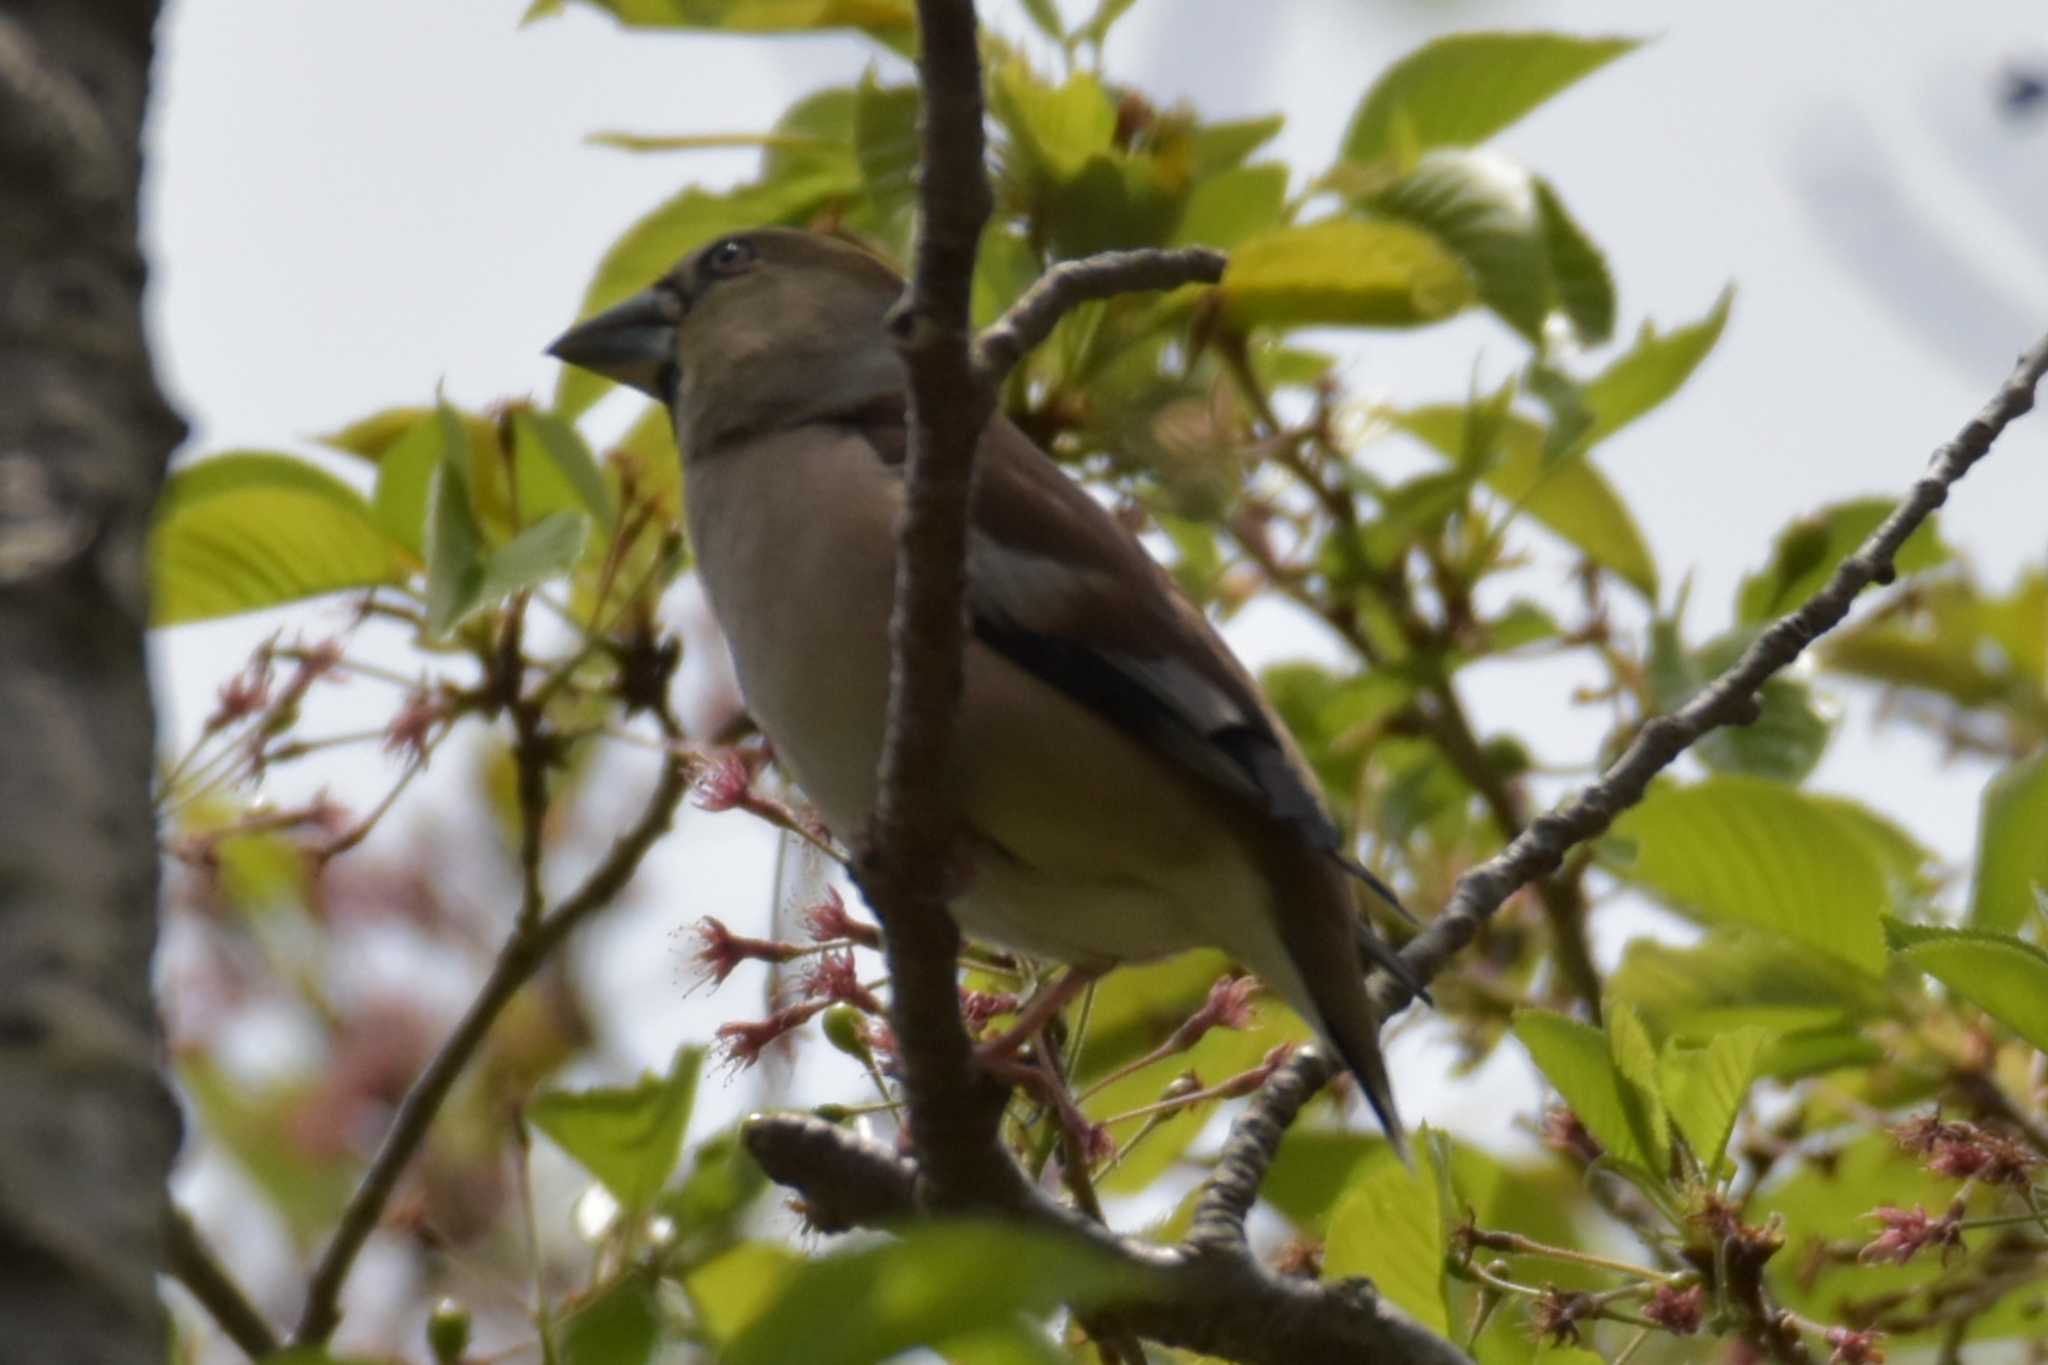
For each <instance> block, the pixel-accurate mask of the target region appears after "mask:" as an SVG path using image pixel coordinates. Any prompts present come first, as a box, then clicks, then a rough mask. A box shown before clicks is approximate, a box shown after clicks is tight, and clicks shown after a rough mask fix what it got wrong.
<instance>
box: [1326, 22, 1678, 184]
mask: <svg viewBox="0 0 2048 1365" xmlns="http://www.w3.org/2000/svg"><path fill="white" fill-rule="evenodd" d="M1637 42H1638V40H1636V39H1633V38H1579V37H1573V36H1571V35H1568V34H1562V33H1458V34H1453V35H1451V36H1449V37H1445V38H1438V39H1436V40H1435V41H1433V42H1430V43H1427V44H1425V45H1424V46H1422V47H1420V48H1417V49H1416V50H1415V51H1414V52H1411V53H1409V54H1408V55H1407V56H1405V57H1403V58H1401V59H1400V60H1399V61H1397V62H1395V63H1394V64H1393V65H1392V66H1390V67H1388V68H1387V69H1386V71H1384V72H1383V73H1381V75H1380V78H1379V79H1378V80H1376V81H1374V82H1373V84H1372V88H1371V89H1369V90H1367V91H1366V93H1365V98H1364V99H1363V100H1361V101H1360V102H1359V106H1358V109H1357V111H1356V112H1355V113H1353V114H1352V116H1351V123H1350V126H1349V127H1348V128H1347V129H1346V131H1345V133H1344V147H1343V153H1342V155H1343V158H1344V159H1345V160H1346V161H1359V162H1370V161H1377V160H1380V159H1382V158H1388V157H1398V156H1399V154H1400V152H1401V150H1402V149H1403V148H1404V147H1405V148H1408V149H1412V150H1413V151H1414V152H1418V153H1419V152H1425V151H1428V150H1429V149H1430V148H1432V147H1444V146H1470V145H1472V144H1474V143H1478V142H1484V141H1485V140H1486V139H1487V138H1490V137H1492V136H1493V135H1494V134H1495V133H1498V132H1500V131H1501V130H1502V129H1504V128H1506V127H1508V126H1509V125H1510V124H1513V123H1514V122H1516V121H1517V120H1518V119H1520V118H1521V117H1522V116H1523V115H1525V114H1527V113H1529V112H1530V111H1531V110H1533V109H1535V108H1536V107H1537V106H1538V105H1540V104H1542V103H1543V102H1544V101H1545V100H1548V99H1549V98H1550V97H1551V96H1553V95H1555V94H1557V93H1558V92H1559V91H1562V90H1564V89H1565V88H1566V87H1568V86H1570V85H1572V84H1573V83H1575V82H1577V81H1579V80H1581V79H1582V78H1584V77H1586V76H1589V75H1591V74H1592V73H1593V72H1595V71H1598V70H1599V69H1600V68H1601V67H1603V66H1605V65H1606V64H1607V63H1609V62H1611V61H1613V60H1614V59H1615V58H1616V57H1619V56H1621V55H1622V54H1623V53H1625V52H1629V51H1632V50H1633V49H1634V48H1635V47H1636V46H1637Z"/></svg>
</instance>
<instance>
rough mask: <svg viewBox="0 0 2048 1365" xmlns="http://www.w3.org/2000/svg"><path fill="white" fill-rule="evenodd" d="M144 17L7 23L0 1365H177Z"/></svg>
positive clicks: (168, 420)
mask: <svg viewBox="0 0 2048 1365" xmlns="http://www.w3.org/2000/svg"><path fill="white" fill-rule="evenodd" d="M156 15H157V4H156V0H4V3H0V1324H4V1326H0V1334H4V1339H5V1345H4V1346H0V1354H4V1355H5V1356H6V1357H7V1358H8V1359H9V1360H24V1361H27V1360H37V1361H65V1362H81V1365H97V1363H98V1362H124V1363H125V1362H147V1363H148V1365H157V1362H161V1361H163V1360H164V1359H166V1357H167V1348H166V1334H165V1319H164V1314H163V1310H162V1308H161V1305H160V1303H159V1300H158V1297H157V1292H156V1278H155V1277H156V1271H157V1267H158V1265H159V1263H160V1260H161V1257H160V1248H161V1245H162V1235H161V1231H160V1229H161V1226H162V1214H163V1208H164V1202H163V1201H164V1180H165V1177H166V1175H167V1174H168V1172H169V1170H170V1164H171V1158H172V1156H173V1154H174V1153H175V1150H176V1147H177V1138H178V1120H177V1113H176V1110H175V1108H174V1107H173V1106H172V1104H171V1102H170V1099H169V1097H168V1095H167V1093H166V1091H165V1089H164V1086H163V1083H162V1080H161V1079H160V1074H159V1064H160V1061H161V1058H160V1053H161V1047H160V1045H159V1041H158V1032H157V1027H156V1022H155V1021H156V1014H155V1010H154V1007H153V1005H152V1002H151V998H150V975H149V973H150V954H151V951H152V949H153V948H154V946H155V941H156V908H157V907H156V896H157V859H156V841H155V834H154V821H153V817H152V814H151V808H150V770H151V763H152V758H153V750H154V744H155V725H154V721H153V718H152V715H151V709H150V694H149V686H148V680H147V678H146V677H145V674H144V657H143V631H144V628H145V626H146V625H147V623H148V584H147V581H146V575H145V555H144V537H145V534H146V532H147V528H148V518H149V509H150V504H151V502H152V500H153V499H154V497H155V496H156V491H157V487H158V485H159V484H160V482H161V481H162V478H163V471H164V464H165V461H166V460H167V459H168V458H169V455H170V452H171V448H172V447H173V446H174V445H176V444H177V442H178V441H179V439H180V438H181V437H182V436H183V434H184V426H183V424H182V423H181V422H180V421H179V420H178V418H177V416H176V415H175V414H174V413H173V412H172V411H171V410H170V407H169V406H168V405H167V404H166V402H165V401H164V398H163V395H162V394H161V392H160V391H159V390H158V388H157V385H156V379H155V376H154V374H153V373H152V371H151V368H150V362H149V354H148V351H147V349H146V348H145V346H144V342H143V334H142V282H143V268H142V258H141V254H140V252H139V250H138V248H137V245H136V194H137V188H138V183H139V180H140V176H141V166H142V155H141V132H142V118H143V110H144V104H145V99H146V96H147V93H148V85H149V64H150V49H151V31H152V28H153V27H154V24H155V21H156Z"/></svg>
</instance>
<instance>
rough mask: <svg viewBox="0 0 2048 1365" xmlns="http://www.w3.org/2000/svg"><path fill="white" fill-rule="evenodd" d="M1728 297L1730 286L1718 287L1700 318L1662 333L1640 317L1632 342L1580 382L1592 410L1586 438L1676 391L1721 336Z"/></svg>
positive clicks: (1608, 432)
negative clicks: (1717, 294) (1716, 295)
mask: <svg viewBox="0 0 2048 1365" xmlns="http://www.w3.org/2000/svg"><path fill="white" fill-rule="evenodd" d="M1734 302H1735V290H1734V288H1733V287H1730V288H1728V289H1724V290H1722V291H1721V297H1720V298H1718V299H1716V300H1715V301H1714V306H1713V308H1712V309H1711V310H1709V311H1708V313H1707V315H1706V316H1705V317H1704V318H1701V319H1700V320H1699V321H1698V322H1695V323H1691V324H1689V325H1687V326H1684V327H1679V328H1675V329H1674V330H1672V331H1671V332H1669V333H1667V334H1659V333H1658V331H1657V329H1656V328H1654V327H1652V326H1651V325H1650V324H1649V323H1647V322H1646V323H1644V324H1643V330H1642V331H1641V333H1639V334H1638V335H1637V337H1636V344H1635V345H1634V346H1632V347H1630V348H1629V350H1628V351H1627V353H1626V354H1624V355H1622V356H1621V357H1619V358H1618V359H1616V360H1615V361H1614V363H1613V364H1611V365H1609V366H1608V367H1607V368H1606V369H1604V370H1602V371H1601V372H1600V373H1599V374H1598V375H1596V376H1594V377H1593V378H1592V379H1590V380H1588V381H1587V382H1586V386H1585V395H1586V404H1587V406H1588V407H1590V408H1592V410H1593V414H1594V418H1593V429H1592V431H1591V432H1589V433H1588V434H1587V438H1586V439H1587V442H1588V443H1589V444H1594V443H1598V442H1600V441H1604V440H1606V439H1607V438H1608V437H1609V436H1612V435H1613V434H1614V433H1615V432H1617V431H1619V430H1621V429H1622V428H1623V427H1625V426H1627V425H1628V424H1629V423H1630V422H1633V421H1635V420H1636V419H1637V418H1638V417H1641V416H1643V415H1644V414H1645V413H1647V412H1649V411H1650V410H1651V409H1653V408H1655V407H1656V406H1657V405H1658V404H1660V403H1662V402H1663V401H1664V400H1665V399H1667V398H1669V397H1670V396H1671V395H1672V394H1674V393H1676V392H1678V390H1679V387H1680V386H1681V385H1683V384H1684V383H1685V381H1686V380H1687V379H1689V378H1690V377H1691V376H1692V372H1693V371H1694V370H1696V369H1698V368H1699V365H1700V362H1701V361H1702V360H1705V359H1706V358H1707V353H1708V352H1710V351H1712V350H1713V349H1714V343H1715V342H1717V341H1719V340H1720V339H1721V329H1722V328H1723V327H1725V326H1726V325H1727V323H1728V310H1729V309H1730V308H1731V307H1732V306H1733V305H1734Z"/></svg>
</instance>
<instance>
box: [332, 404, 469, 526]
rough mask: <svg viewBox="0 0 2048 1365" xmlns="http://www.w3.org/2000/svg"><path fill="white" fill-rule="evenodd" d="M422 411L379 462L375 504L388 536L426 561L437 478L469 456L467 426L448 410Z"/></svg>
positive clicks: (389, 444) (372, 498)
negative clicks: (430, 508)
mask: <svg viewBox="0 0 2048 1365" xmlns="http://www.w3.org/2000/svg"><path fill="white" fill-rule="evenodd" d="M401 411H406V410H401ZM417 411H418V413H419V416H418V417H417V418H416V419H415V420H414V421H413V422H412V423H411V425H409V426H407V427H406V428H405V429H404V430H403V431H402V432H401V433H400V434H399V435H398V436H397V437H396V438H395V439H393V440H391V441H389V442H387V443H385V444H384V446H383V448H382V449H381V450H379V451H378V453H377V455H376V456H375V457H374V458H375V459H376V461H377V486H376V488H375V489H373V490H372V492H371V495H370V503H371V506H372V507H373V508H374V509H375V513H376V518H377V525H378V526H379V527H381V528H382V529H383V531H384V534H385V535H387V536H389V537H391V539H393V540H395V541H397V542H398V543H399V544H400V545H403V546H404V547H405V548H406V549H408V550H410V551H411V552H412V553H413V554H414V555H416V556H418V557H419V558H421V559H423V560H424V559H425V558H426V545H427V505H428V503H429V502H430V501H431V492H432V488H433V482H434V473H435V471H436V470H439V469H440V468H442V466H444V465H448V464H451V463H454V464H460V463H462V462H463V461H465V460H466V459H467V458H468V456H467V449H466V446H467V438H466V436H465V434H464V432H463V430H462V424H461V422H460V421H459V420H458V419H456V418H455V417H454V416H453V415H452V414H451V413H450V411H449V410H448V409H447V408H445V407H439V408H420V409H418V410H417ZM371 420H373V421H374V420H375V419H371ZM351 430H353V429H351ZM344 434H347V433H344ZM364 449H368V447H367V446H365V447H364Z"/></svg>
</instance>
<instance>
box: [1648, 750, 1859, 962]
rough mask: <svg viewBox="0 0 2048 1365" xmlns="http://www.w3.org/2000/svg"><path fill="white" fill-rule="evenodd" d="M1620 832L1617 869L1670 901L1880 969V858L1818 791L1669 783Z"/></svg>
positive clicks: (1722, 782) (1763, 784)
mask: <svg viewBox="0 0 2048 1365" xmlns="http://www.w3.org/2000/svg"><path fill="white" fill-rule="evenodd" d="M1614 836H1615V838H1614V840H1612V841H1610V843H1609V845H1608V846H1607V851H1608V854H1609V867H1610V870H1612V871H1613V872H1614V873H1615V875H1616V876H1619V877H1621V878H1623V879H1624V880H1626V881H1629V882H1631V883H1633V884H1634V885H1636V886H1637V887H1639V888H1641V889H1642V890H1644V891H1647V892H1649V893H1651V894H1652V895H1654V896H1656V897H1657V898H1658V899H1660V900H1662V901H1663V902H1665V903H1666V904H1667V905H1670V906H1671V907H1672V908H1674V909H1677V910H1681V911H1683V912H1685V913H1687V914H1690V915H1693V916H1696V917H1698V918H1700V919H1702V920H1705V921H1707V922H1708V923H1714V924H1731V923H1732V924H1750V925H1756V926H1759V927H1761V928H1765V929H1769V930H1772V931H1773V932H1776V933H1779V934H1783V935H1785V936H1786V937H1787V938H1791V939H1795V940H1797V941H1799V942H1801V943H1804V944H1807V945H1808V946H1810V947H1813V948H1817V949H1819V950H1820V951H1822V952H1824V953H1826V954H1828V955H1829V956H1831V957H1834V958H1836V959H1839V960H1841V961H1844V962H1848V963H1851V964H1853V965H1854V966H1856V967H1858V968H1860V969H1861V970H1863V971H1866V972H1870V973H1872V974H1873V975H1874V974H1876V973H1879V972H1881V971H1882V970H1883V969H1884V934H1883V931H1882V929H1881V928H1880V926H1879V917H1880V916H1881V915H1883V914H1884V912H1885V911H1886V910H1887V909H1889V908H1890V904H1891V886H1890V880H1889V878H1888V875H1887V873H1888V869H1887V866H1886V862H1885V859H1884V856H1883V855H1882V854H1881V852H1880V851H1879V850H1878V848H1877V847H1876V846H1875V845H1874V843H1873V842H1872V841H1871V840H1870V839H1869V837H1868V836H1867V834H1866V833H1865V832H1864V831H1863V830H1862V829H1861V828H1859V827H1858V826H1857V825H1856V824H1855V823H1854V822H1852V821H1850V820H1847V819H1844V818H1843V817H1842V816H1841V815H1840V814H1839V813H1838V812H1836V811H1835V810H1833V809H1831V808H1830V807H1829V805H1828V804H1827V803H1825V802H1823V801H1818V800H1815V799H1814V798H1811V797H1809V796H1807V795H1805V794H1803V793H1801V792H1799V791H1797V790H1795V789H1793V788H1790V787H1786V786H1783V785H1781V784H1779V783H1776V782H1771V781H1768V780H1765V779H1762V778H1755V777H1744V776H1738V775H1735V774H1721V775H1718V776H1715V777H1711V778H1708V779H1707V780H1706V781H1704V782H1698V783H1694V784H1692V785H1690V786H1679V785H1678V784H1676V783H1671V782H1664V783H1659V784H1658V785H1657V786H1655V787H1653V788H1652V789H1651V791H1650V794H1649V795H1648V796H1647V797H1646V798H1644V800H1643V802H1642V804H1640V805H1638V806H1636V807H1635V808H1634V809H1632V810H1629V811H1627V812H1624V813H1623V815H1622V816H1621V818H1620V819H1619V820H1617V821H1616V822H1615V824H1614ZM1624 848H1626V849H1628V850H1630V851H1629V852H1628V853H1627V854H1626V855H1624V854H1622V852H1621V850H1622V849H1624Z"/></svg>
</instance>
